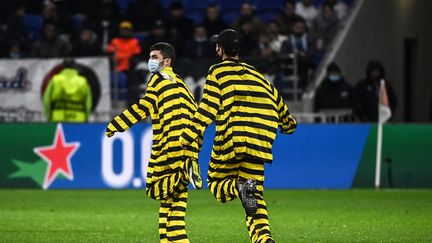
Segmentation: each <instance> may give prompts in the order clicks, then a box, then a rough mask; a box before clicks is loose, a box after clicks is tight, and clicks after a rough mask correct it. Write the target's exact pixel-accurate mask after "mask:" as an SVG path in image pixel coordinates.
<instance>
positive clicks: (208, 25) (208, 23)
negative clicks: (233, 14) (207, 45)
mask: <svg viewBox="0 0 432 243" xmlns="http://www.w3.org/2000/svg"><path fill="white" fill-rule="evenodd" d="M202 25H203V26H204V28H205V29H206V30H207V37H208V38H210V37H211V36H213V35H217V34H219V33H220V32H222V30H224V29H226V28H227V24H226V23H225V22H224V21H223V19H222V17H221V16H220V11H219V6H217V5H215V4H210V5H209V6H208V7H207V11H206V16H205V17H204V19H203V21H202Z"/></svg>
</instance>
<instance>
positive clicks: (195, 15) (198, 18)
mask: <svg viewBox="0 0 432 243" xmlns="http://www.w3.org/2000/svg"><path fill="white" fill-rule="evenodd" d="M185 14H186V16H187V17H188V18H190V19H191V20H192V21H193V22H194V23H195V24H196V25H197V24H200V23H201V22H202V20H203V18H204V12H203V11H202V10H194V11H187V12H186V13H185Z"/></svg>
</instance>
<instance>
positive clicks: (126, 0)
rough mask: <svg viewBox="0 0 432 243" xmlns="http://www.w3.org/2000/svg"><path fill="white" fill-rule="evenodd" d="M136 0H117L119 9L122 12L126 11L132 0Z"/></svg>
mask: <svg viewBox="0 0 432 243" xmlns="http://www.w3.org/2000/svg"><path fill="white" fill-rule="evenodd" d="M134 1H135V0H117V5H118V7H119V9H120V12H121V13H125V12H126V9H127V7H128V6H129V4H130V3H131V2H134Z"/></svg>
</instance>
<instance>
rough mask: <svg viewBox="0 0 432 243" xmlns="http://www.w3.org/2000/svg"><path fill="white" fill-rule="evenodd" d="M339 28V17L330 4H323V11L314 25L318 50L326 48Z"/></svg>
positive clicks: (313, 29)
mask: <svg viewBox="0 0 432 243" xmlns="http://www.w3.org/2000/svg"><path fill="white" fill-rule="evenodd" d="M338 30H339V19H338V17H337V15H336V13H335V12H334V10H333V8H332V6H331V5H330V4H323V5H322V6H321V13H320V15H318V16H317V17H316V18H315V19H314V21H313V25H312V31H313V35H314V38H315V41H316V45H317V46H316V48H317V50H318V51H321V50H326V49H327V47H328V45H330V43H331V41H332V40H333V38H334V37H335V35H336V34H337V32H338Z"/></svg>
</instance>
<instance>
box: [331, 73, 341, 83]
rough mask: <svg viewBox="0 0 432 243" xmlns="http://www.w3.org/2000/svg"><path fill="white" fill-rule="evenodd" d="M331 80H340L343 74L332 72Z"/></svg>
mask: <svg viewBox="0 0 432 243" xmlns="http://www.w3.org/2000/svg"><path fill="white" fill-rule="evenodd" d="M329 80H330V81H332V82H338V81H339V80H341V76H340V75H339V74H330V75H329Z"/></svg>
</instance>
